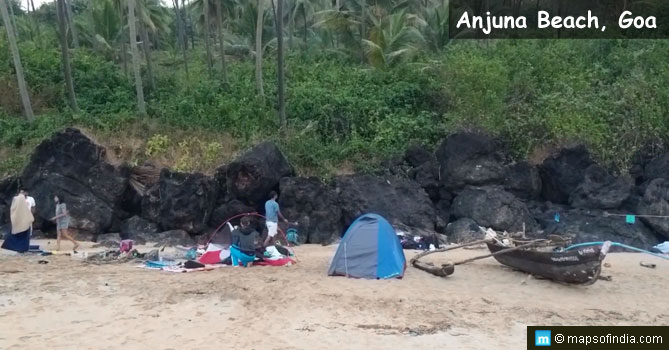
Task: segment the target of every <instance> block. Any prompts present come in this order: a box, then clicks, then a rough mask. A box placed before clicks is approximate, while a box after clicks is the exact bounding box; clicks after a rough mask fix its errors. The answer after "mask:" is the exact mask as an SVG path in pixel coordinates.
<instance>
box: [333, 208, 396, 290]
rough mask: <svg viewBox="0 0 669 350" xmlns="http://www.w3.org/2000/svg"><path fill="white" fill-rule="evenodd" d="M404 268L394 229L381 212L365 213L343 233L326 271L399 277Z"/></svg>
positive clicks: (348, 274) (367, 275)
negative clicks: (379, 213)
mask: <svg viewBox="0 0 669 350" xmlns="http://www.w3.org/2000/svg"><path fill="white" fill-rule="evenodd" d="M405 268H406V260H405V258H404V252H403V251H402V246H401V245H400V241H399V239H397V235H396V233H395V229H393V227H392V226H391V225H390V223H388V221H387V220H386V219H384V218H383V217H382V216H380V215H376V214H365V215H362V216H360V217H359V218H358V219H356V220H355V221H354V222H353V223H352V224H351V226H349V228H348V230H346V233H345V234H344V237H343V238H342V240H341V242H340V243H339V248H337V252H336V253H335V255H334V258H333V259H332V264H331V265H330V270H329V271H328V275H330V276H348V277H355V278H368V279H374V278H376V279H385V278H395V277H399V278H401V277H402V276H403V275H404V270H405Z"/></svg>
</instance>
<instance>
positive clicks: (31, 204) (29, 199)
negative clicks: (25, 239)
mask: <svg viewBox="0 0 669 350" xmlns="http://www.w3.org/2000/svg"><path fill="white" fill-rule="evenodd" d="M20 193H21V194H22V195H24V196H25V197H26V204H28V209H29V210H30V212H31V213H32V214H33V215H35V198H33V197H31V196H30V195H29V194H28V191H26V190H21V191H20ZM32 234H33V225H30V235H31V236H32Z"/></svg>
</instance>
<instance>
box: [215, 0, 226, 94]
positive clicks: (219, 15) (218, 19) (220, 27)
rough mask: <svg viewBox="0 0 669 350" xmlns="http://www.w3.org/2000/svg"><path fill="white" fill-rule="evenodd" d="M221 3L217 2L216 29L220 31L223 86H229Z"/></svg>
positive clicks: (219, 41)
mask: <svg viewBox="0 0 669 350" xmlns="http://www.w3.org/2000/svg"><path fill="white" fill-rule="evenodd" d="M221 7H222V6H221V1H220V0H217V1H216V28H217V29H218V45H219V48H218V49H219V52H220V55H221V73H222V74H223V84H225V85H227V84H228V68H227V65H226V64H225V40H223V11H222V10H221Z"/></svg>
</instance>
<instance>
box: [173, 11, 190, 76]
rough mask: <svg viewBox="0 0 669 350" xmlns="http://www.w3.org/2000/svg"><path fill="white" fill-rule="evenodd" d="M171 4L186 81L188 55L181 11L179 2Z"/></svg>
mask: <svg viewBox="0 0 669 350" xmlns="http://www.w3.org/2000/svg"><path fill="white" fill-rule="evenodd" d="M172 3H173V4H174V11H175V13H176V16H177V17H176V18H177V32H178V33H177V35H178V39H177V40H178V41H179V47H181V53H182V54H183V56H184V71H185V72H186V79H188V77H189V74H188V54H187V53H186V50H187V49H188V43H186V40H187V39H186V33H185V29H184V27H185V25H184V21H183V15H182V13H181V9H180V8H179V0H172Z"/></svg>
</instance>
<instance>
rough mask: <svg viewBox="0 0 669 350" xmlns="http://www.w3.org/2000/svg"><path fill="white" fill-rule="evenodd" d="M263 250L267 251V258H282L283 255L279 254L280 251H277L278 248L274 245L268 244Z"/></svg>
mask: <svg viewBox="0 0 669 350" xmlns="http://www.w3.org/2000/svg"><path fill="white" fill-rule="evenodd" d="M265 251H266V252H267V253H269V257H267V259H269V260H278V259H281V258H283V255H281V253H279V250H278V249H276V247H275V246H269V247H267V248H265Z"/></svg>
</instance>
